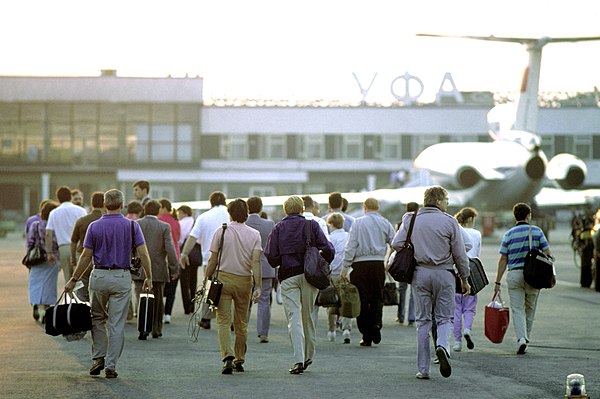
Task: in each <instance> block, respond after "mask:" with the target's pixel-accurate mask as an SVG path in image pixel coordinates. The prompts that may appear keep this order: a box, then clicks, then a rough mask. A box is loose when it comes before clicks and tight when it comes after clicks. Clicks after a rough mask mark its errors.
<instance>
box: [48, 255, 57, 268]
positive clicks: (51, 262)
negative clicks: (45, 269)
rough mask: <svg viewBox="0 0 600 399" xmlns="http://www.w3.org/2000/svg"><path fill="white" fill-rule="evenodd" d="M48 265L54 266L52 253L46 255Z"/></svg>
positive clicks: (54, 261)
mask: <svg viewBox="0 0 600 399" xmlns="http://www.w3.org/2000/svg"><path fill="white" fill-rule="evenodd" d="M48 263H50V264H51V265H55V264H56V256H54V254H52V253H49V254H48Z"/></svg>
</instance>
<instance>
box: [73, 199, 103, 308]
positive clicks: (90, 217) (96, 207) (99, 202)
mask: <svg viewBox="0 0 600 399" xmlns="http://www.w3.org/2000/svg"><path fill="white" fill-rule="evenodd" d="M103 214H104V193H102V192H100V191H97V192H95V193H94V194H92V210H91V211H90V213H88V214H87V215H85V216H82V217H80V218H79V219H77V222H75V226H74V227H73V233H72V234H71V258H70V259H71V267H72V268H73V269H75V267H77V259H79V256H80V255H81V253H82V252H83V241H84V239H85V233H86V232H87V229H88V226H89V225H90V224H91V223H92V222H93V221H95V220H98V219H100V218H101V217H102V215H103ZM90 273H91V269H90V268H88V269H87V270H86V271H85V273H83V275H82V276H81V282H82V283H83V287H82V288H80V289H79V290H78V291H77V296H78V297H79V299H81V300H82V301H85V302H89V300H90V294H89V291H88V287H89V281H90Z"/></svg>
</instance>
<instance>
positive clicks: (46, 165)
mask: <svg viewBox="0 0 600 399" xmlns="http://www.w3.org/2000/svg"><path fill="white" fill-rule="evenodd" d="M466 94H468V93H466ZM480 94H481V93H480ZM487 94H489V93H487ZM465 98H466V100H465V102H464V103H462V104H446V105H417V106H388V107H381V106H364V105H363V106H322V105H317V106H311V105H307V106H273V105H260V104H258V105H257V104H256V103H251V102H245V103H244V102H243V103H240V104H233V105H231V104H227V103H225V104H219V103H214V104H212V105H205V104H204V102H203V97H202V78H156V79H155V78H123V77H117V76H116V73H114V71H104V72H103V74H102V76H99V77H77V78H69V77H61V78H52V77H44V78H37V77H0V168H1V170H2V173H1V176H0V190H1V192H2V193H3V194H2V196H1V197H0V198H1V199H0V207H1V208H0V209H1V210H2V211H3V215H4V217H5V218H6V217H11V218H15V217H18V218H23V217H25V216H27V215H29V214H32V213H35V212H36V210H37V207H38V204H39V202H40V201H41V200H43V199H45V198H50V197H53V196H54V191H55V190H56V188H57V187H59V186H61V185H69V186H71V187H73V188H79V189H81V190H82V191H83V192H84V194H85V197H86V203H87V202H89V198H90V196H91V193H92V192H93V191H96V190H102V191H103V190H107V189H109V188H113V187H116V188H119V189H121V190H122V191H124V192H125V193H126V196H127V198H128V199H131V198H133V196H132V189H131V184H132V183H133V182H134V181H136V180H140V179H143V180H148V181H150V183H151V190H152V191H151V196H152V197H153V198H159V197H166V198H169V199H171V200H173V201H183V200H205V199H207V198H208V195H209V193H210V192H212V191H214V190H221V191H224V192H225V193H226V194H227V196H228V197H229V198H234V197H248V196H250V195H284V194H294V193H311V192H312V193H314V192H330V191H359V190H364V189H375V188H382V187H391V186H399V185H402V184H403V183H404V182H405V181H406V179H407V178H408V174H409V173H408V172H410V171H411V168H412V160H413V159H414V158H415V157H416V156H417V155H418V154H419V153H420V152H421V151H422V150H423V149H424V148H425V147H427V146H429V145H431V144H434V143H438V142H451V141H456V142H461V141H489V140H490V138H489V136H488V134H487V130H488V126H487V122H486V115H487V112H488V111H489V110H490V109H491V107H492V106H493V102H492V101H491V94H489V95H487V96H486V95H483V96H482V95H477V96H473V98H477V99H478V100H477V101H469V100H468V99H469V96H468V95H465ZM481 99H484V101H481ZM538 128H539V130H540V134H541V136H542V138H543V149H544V151H545V152H546V155H547V156H548V158H551V157H552V156H553V155H555V154H558V153H562V152H568V153H573V154H575V155H577V156H579V157H580V158H582V159H583V160H584V161H585V162H586V164H587V166H588V169H589V173H588V179H587V181H586V185H587V186H589V187H598V186H600V173H598V172H600V109H599V108H598V106H597V104H591V105H585V106H581V105H577V104H575V105H573V106H564V107H560V108H541V109H540V113H539V122H538ZM399 172H400V173H399ZM7 215H8V216H7Z"/></svg>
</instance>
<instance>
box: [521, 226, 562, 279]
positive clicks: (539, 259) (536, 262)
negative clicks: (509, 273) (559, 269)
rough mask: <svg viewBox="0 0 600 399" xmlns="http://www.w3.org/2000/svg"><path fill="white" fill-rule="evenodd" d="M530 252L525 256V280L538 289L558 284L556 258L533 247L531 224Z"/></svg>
mask: <svg viewBox="0 0 600 399" xmlns="http://www.w3.org/2000/svg"><path fill="white" fill-rule="evenodd" d="M529 248H530V249H529V252H528V253H527V255H526V256H525V267H524V268H523V277H524V278H525V282H526V283H527V284H529V285H530V286H532V287H533V288H536V289H538V290H539V289H542V288H552V287H554V286H555V285H556V270H555V269H554V258H553V257H552V256H551V255H546V254H545V253H543V252H542V251H540V250H539V249H538V248H533V238H532V237H531V225H529Z"/></svg>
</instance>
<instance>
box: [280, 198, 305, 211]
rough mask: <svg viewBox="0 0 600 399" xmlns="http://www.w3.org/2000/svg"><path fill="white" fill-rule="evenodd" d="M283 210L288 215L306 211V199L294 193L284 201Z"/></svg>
mask: <svg viewBox="0 0 600 399" xmlns="http://www.w3.org/2000/svg"><path fill="white" fill-rule="evenodd" d="M283 211H284V212H285V214H286V215H292V214H295V213H302V212H303V211H304V201H302V198H300V197H298V196H297V195H292V196H291V197H290V198H288V199H286V200H285V202H284V203H283Z"/></svg>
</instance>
